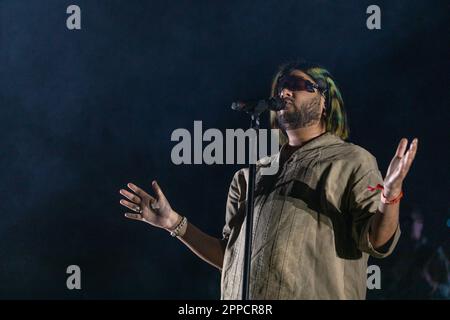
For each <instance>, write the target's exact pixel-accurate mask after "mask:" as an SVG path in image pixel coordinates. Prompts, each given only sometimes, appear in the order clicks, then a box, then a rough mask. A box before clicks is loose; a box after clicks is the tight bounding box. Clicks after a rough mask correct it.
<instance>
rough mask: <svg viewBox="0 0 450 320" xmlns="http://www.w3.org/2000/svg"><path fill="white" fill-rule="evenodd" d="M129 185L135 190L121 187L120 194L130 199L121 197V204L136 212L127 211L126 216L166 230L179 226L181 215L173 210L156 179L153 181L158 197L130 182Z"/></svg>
mask: <svg viewBox="0 0 450 320" xmlns="http://www.w3.org/2000/svg"><path fill="white" fill-rule="evenodd" d="M127 186H128V188H130V190H131V191H133V192H129V191H127V190H125V189H120V194H121V195H123V196H124V197H126V198H127V199H128V200H130V201H127V200H124V199H121V200H120V204H121V205H123V206H124V207H127V208H128V209H131V210H133V212H134V213H131V212H127V213H125V217H127V218H129V219H133V220H139V221H143V222H147V223H149V224H151V225H152V226H155V227H158V228H163V229H166V230H173V229H174V228H175V227H176V226H177V224H178V222H179V220H180V218H181V217H180V215H179V214H177V213H176V212H175V211H173V210H172V208H171V207H170V204H169V201H167V199H166V197H165V196H164V193H163V192H162V190H161V188H160V187H159V185H158V183H157V182H156V181H153V182H152V188H153V191H154V192H155V195H156V198H155V197H152V196H151V195H149V194H148V193H147V192H145V191H144V190H142V189H141V188H139V187H138V186H136V185H134V184H132V183H128V184H127Z"/></svg>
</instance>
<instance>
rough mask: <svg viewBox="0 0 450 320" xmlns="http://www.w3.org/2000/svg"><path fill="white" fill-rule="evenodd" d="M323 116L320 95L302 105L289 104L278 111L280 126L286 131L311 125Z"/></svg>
mask: <svg viewBox="0 0 450 320" xmlns="http://www.w3.org/2000/svg"><path fill="white" fill-rule="evenodd" d="M321 117H322V112H321V107H320V96H319V95H318V96H316V97H314V98H312V99H311V100H310V101H307V102H303V103H302V104H300V105H295V104H294V102H292V103H291V104H287V106H286V109H285V110H283V111H282V112H280V111H279V112H277V122H278V126H279V127H280V129H283V130H285V131H286V130H293V129H298V128H305V127H309V126H311V125H313V124H315V123H317V122H320V119H321Z"/></svg>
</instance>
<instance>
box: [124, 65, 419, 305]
mask: <svg viewBox="0 0 450 320" xmlns="http://www.w3.org/2000/svg"><path fill="white" fill-rule="evenodd" d="M272 95H278V96H279V97H281V98H282V99H283V100H284V101H285V102H286V107H285V108H284V109H283V110H281V111H279V112H277V113H273V114H272V116H271V119H272V126H273V127H274V128H279V129H280V130H281V132H282V135H281V137H282V141H281V142H282V144H283V145H282V148H281V150H280V152H279V153H278V154H277V155H275V156H272V157H269V158H264V159H262V160H260V161H259V162H258V164H257V177H256V191H255V207H254V230H253V249H252V264H251V272H250V297H251V299H364V298H365V294H366V277H367V275H366V269H367V260H368V256H369V255H372V256H374V257H379V258H382V257H385V256H387V255H389V254H390V253H391V252H392V250H393V248H394V247H395V245H396V243H397V241H398V237H399V235H400V230H399V225H398V221H399V201H400V199H401V197H402V183H403V180H404V178H405V177H406V174H407V172H408V170H409V168H410V166H411V164H412V161H413V159H414V157H415V154H416V150H417V143H418V142H417V139H414V140H413V142H412V143H411V145H410V147H409V150H408V151H407V152H406V153H405V151H406V148H407V144H408V141H407V140H406V139H402V140H401V141H400V143H399V145H398V148H397V151H396V153H395V156H394V158H393V159H392V161H391V163H390V166H389V169H388V171H387V174H386V176H385V179H384V181H383V179H382V177H381V174H380V172H379V170H378V167H377V163H376V159H375V158H374V157H373V156H372V155H371V154H370V153H369V152H368V151H366V150H364V149H363V148H361V147H358V146H356V145H354V144H351V143H347V142H344V140H343V139H345V138H347V135H348V129H347V124H346V116H345V111H344V108H343V102H342V98H341V95H340V92H339V89H338V88H337V86H336V84H335V81H334V80H333V78H332V76H331V75H330V73H329V72H328V71H326V70H325V69H324V68H322V67H320V66H317V65H311V64H306V63H289V64H287V65H285V66H283V67H282V68H281V69H280V71H279V72H278V74H277V75H276V76H275V78H274V80H273V85H272ZM272 161H278V162H279V170H278V173H277V174H276V175H273V176H268V175H261V174H260V170H259V169H260V168H261V167H263V166H268V165H270V164H271V162H272ZM247 180H248V172H247V170H246V169H242V170H239V171H238V172H237V173H236V174H235V175H234V177H233V180H232V182H231V185H230V190H229V194H228V200H227V210H226V223H225V226H224V228H223V238H222V239H218V238H214V237H211V236H209V235H207V234H205V233H203V232H202V231H200V230H199V229H198V228H196V227H195V226H194V225H193V224H192V223H187V220H186V218H183V217H182V216H180V215H179V214H177V213H176V212H175V211H174V210H173V209H172V208H171V207H170V204H169V202H168V201H167V199H166V198H165V196H164V194H163V193H162V191H161V189H160V187H159V186H158V185H157V183H156V182H155V181H154V182H153V184H152V185H153V189H154V191H155V193H156V197H152V196H150V195H149V194H147V193H146V192H145V191H143V190H142V189H140V188H139V187H137V186H135V185H133V184H128V187H129V188H130V189H131V190H132V191H133V193H132V192H129V191H126V190H124V189H122V190H121V191H120V193H121V194H122V195H124V196H125V197H126V198H128V200H129V201H127V200H121V204H122V205H124V206H126V207H128V208H130V209H132V210H133V211H136V212H138V213H126V217H128V218H131V219H136V220H140V221H144V222H148V223H150V224H152V225H154V226H157V227H160V228H164V229H166V230H168V231H170V232H171V234H172V235H173V236H178V238H179V239H180V240H181V241H182V242H183V243H185V244H186V245H187V246H188V247H189V248H190V249H191V250H192V251H193V252H194V253H196V254H197V255H198V256H199V257H200V258H202V259H203V260H205V261H207V262H208V263H210V264H212V265H213V266H215V267H217V268H218V269H220V270H221V272H222V278H221V289H222V291H221V298H222V299H240V298H241V297H242V292H241V288H242V266H243V261H244V257H243V253H244V240H245V239H244V238H245V223H246V222H245V206H246V191H247Z"/></svg>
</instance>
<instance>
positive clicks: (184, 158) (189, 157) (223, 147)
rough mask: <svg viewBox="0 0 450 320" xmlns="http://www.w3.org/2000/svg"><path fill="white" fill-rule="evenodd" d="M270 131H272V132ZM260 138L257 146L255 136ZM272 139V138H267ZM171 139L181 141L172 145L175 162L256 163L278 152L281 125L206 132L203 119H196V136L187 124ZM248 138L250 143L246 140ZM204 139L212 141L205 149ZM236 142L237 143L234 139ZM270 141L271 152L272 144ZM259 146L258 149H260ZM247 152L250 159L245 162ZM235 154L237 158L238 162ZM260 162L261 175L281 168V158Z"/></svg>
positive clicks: (174, 133) (213, 129)
mask: <svg viewBox="0 0 450 320" xmlns="http://www.w3.org/2000/svg"><path fill="white" fill-rule="evenodd" d="M269 132H270V135H269ZM257 138H258V146H256V140H257ZM268 140H269V142H268ZM171 141H177V142H178V143H177V144H176V145H175V146H174V147H173V148H172V152H171V159H172V162H173V163H174V164H176V165H180V164H203V163H204V164H246V163H251V164H255V163H257V160H258V159H257V158H258V157H257V155H259V159H262V158H265V157H268V156H270V155H273V154H275V153H277V152H278V147H279V132H278V129H270V130H267V129H259V130H258V133H257V132H256V130H254V129H247V130H246V131H244V130H243V129H226V130H225V137H224V134H223V133H222V132H221V131H220V130H219V129H215V128H210V129H207V130H206V131H205V132H203V125H202V121H194V136H193V137H192V135H191V133H190V132H189V130H187V129H184V128H179V129H176V130H174V131H173V132H172V135H171ZM246 141H248V144H246ZM203 142H209V143H208V144H207V145H206V147H205V148H204V149H203ZM235 142H236V143H235ZM269 144H270V153H268V151H269V146H268V145H269ZM257 149H258V151H259V153H258V152H257ZM246 155H248V162H246V158H247V157H246ZM235 158H236V160H237V161H236V162H235ZM265 160H267V163H265V162H264V159H263V160H262V161H261V164H263V165H266V164H267V165H268V166H266V167H265V166H262V167H261V174H262V175H274V174H276V173H277V172H278V161H270V162H269V160H268V158H266V159H265Z"/></svg>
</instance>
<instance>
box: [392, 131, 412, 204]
mask: <svg viewBox="0 0 450 320" xmlns="http://www.w3.org/2000/svg"><path fill="white" fill-rule="evenodd" d="M418 144H419V140H418V139H417V138H414V140H413V141H412V142H411V144H410V146H409V149H408V151H406V148H407V146H408V139H406V138H403V139H401V140H400V142H399V144H398V147H397V151H396V152H395V156H394V158H392V161H391V163H390V164H389V168H388V171H387V173H386V177H385V178H384V195H385V196H386V198H388V199H389V198H392V197H395V196H397V195H398V194H400V192H401V191H402V184H403V180H404V179H405V177H406V175H407V174H408V171H409V168H410V167H411V164H412V162H413V160H414V157H415V156H416V152H417V146H418ZM405 151H406V153H405Z"/></svg>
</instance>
